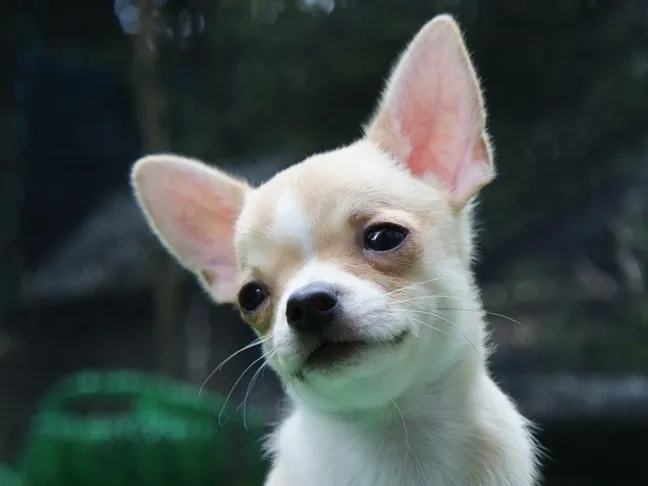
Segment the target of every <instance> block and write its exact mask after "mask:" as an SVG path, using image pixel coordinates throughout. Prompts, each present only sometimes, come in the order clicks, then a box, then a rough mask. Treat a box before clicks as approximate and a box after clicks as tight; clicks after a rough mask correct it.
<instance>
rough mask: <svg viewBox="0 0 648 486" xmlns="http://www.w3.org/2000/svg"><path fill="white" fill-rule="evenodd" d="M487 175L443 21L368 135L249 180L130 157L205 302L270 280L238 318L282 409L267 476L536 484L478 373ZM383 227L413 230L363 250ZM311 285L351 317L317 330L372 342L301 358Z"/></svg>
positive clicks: (403, 67) (429, 32) (338, 483)
mask: <svg viewBox="0 0 648 486" xmlns="http://www.w3.org/2000/svg"><path fill="white" fill-rule="evenodd" d="M494 174H495V172H494V167H493V160H492V150H491V147H490V144H489V140H488V136H487V134H486V112H485V110H484V106H483V100H482V96H481V91H480V89H479V83H478V80H477V77H476V75H475V72H474V70H473V68H472V64H471V62H470V59H469V57H468V54H467V53H466V49H465V46H464V43H463V40H462V38H461V34H460V32H459V29H458V27H457V25H456V24H455V22H454V21H453V20H452V19H451V18H450V17H448V16H439V17H437V18H435V19H433V20H432V21H431V22H429V23H428V24H427V25H426V26H425V27H424V28H423V29H422V30H421V32H419V34H418V35H417V36H416V37H415V39H414V40H413V41H412V43H411V44H410V46H409V47H408V49H407V50H406V51H405V53H404V55H403V56H402V58H401V59H400V61H399V63H398V64H397V66H396V68H395V70H394V73H393V74H392V76H391V78H390V81H389V83H388V84H387V89H386V91H385V93H384V97H383V100H382V102H381V104H380V107H379V109H378V111H377V112H376V115H375V116H374V118H373V119H372V121H371V123H370V124H369V125H368V126H367V129H366V136H365V137H364V138H363V139H362V140H359V141H357V142H355V143H353V144H351V145H349V146H347V147H343V148H340V149H338V150H334V151H331V152H327V153H323V154H319V155H315V156H313V157H310V158H308V159H306V160H305V161H303V162H301V163H300V164H297V165H295V166H293V167H291V168H289V169H287V170H285V171H283V172H280V173H279V174H277V175H276V176H275V177H273V178H272V179H271V180H270V181H268V182H266V183H265V184H263V185H262V186H260V187H258V188H251V187H249V186H248V185H247V184H245V183H244V182H242V181H239V180H236V179H235V178H233V177H231V176H229V175H227V174H224V173H222V172H221V171H219V170H217V169H213V168H209V167H207V166H206V165H205V164H203V163H201V162H199V161H195V160H190V159H186V158H182V157H178V156H173V155H153V156H148V157H145V158H143V159H142V160H140V161H138V162H137V164H136V165H135V167H134V170H133V185H134V188H135V192H136V195H137V198H138V201H139V202H140V204H141V206H142V208H143V210H144V212H145V214H146V215H147V218H148V221H149V223H150V225H151V228H152V230H153V231H154V232H155V233H156V234H157V235H158V237H159V238H160V239H161V240H162V242H163V244H164V245H165V246H166V247H167V249H169V251H170V252H171V253H172V254H173V255H174V256H175V257H176V258H177V259H178V260H179V261H180V262H181V263H182V264H183V265H184V266H185V267H186V268H187V269H189V270H190V271H192V272H194V273H195V274H196V276H197V277H198V278H199V280H200V281H201V283H202V284H203V286H204V287H205V289H206V291H207V292H208V294H209V295H210V296H211V297H212V298H213V299H214V300H215V301H216V302H236V301H237V299H238V297H237V295H238V292H239V291H240V289H241V288H244V286H245V285H246V284H249V283H251V282H252V283H254V282H261V283H262V284H263V285H264V286H265V288H266V289H267V298H266V299H265V300H264V301H263V303H262V304H260V305H259V306H258V308H256V309H255V310H254V311H253V312H243V311H242V315H243V317H244V319H245V320H246V321H247V322H248V324H250V325H251V326H252V327H253V328H254V329H255V331H256V332H257V334H258V336H259V338H260V343H261V345H262V349H263V352H264V354H265V358H266V361H267V364H268V366H270V367H271V368H272V369H273V370H274V371H275V372H276V373H277V374H278V376H279V377H280V379H281V380H282V382H283V384H284V386H285V389H286V392H287V395H288V396H289V397H290V400H291V404H292V405H291V409H290V412H289V413H288V414H287V415H286V417H285V418H284V419H283V420H282V421H281V423H280V425H279V426H278V427H277V429H276V431H275V432H274V433H273V435H272V436H271V437H270V438H269V440H268V451H269V453H270V454H271V456H272V469H271V471H270V473H269V476H268V479H267V482H266V486H303V485H309V486H397V485H404V486H478V485H479V486H531V485H533V484H535V483H536V481H537V478H538V472H537V463H536V447H535V443H534V441H533V439H532V436H531V433H530V428H529V425H528V423H527V422H526V420H525V419H524V418H523V417H522V416H521V415H520V413H519V412H518V411H517V409H516V407H515V405H514V404H513V403H512V401H511V400H510V399H509V398H508V397H507V396H506V395H505V394H504V393H503V392H502V391H501V390H500V388H499V387H498V386H497V385H496V384H495V382H494V381H493V379H492V378H491V376H490V374H489V371H488V368H487V359H488V346H487V336H488V333H487V329H486V323H485V321H484V315H483V314H484V313H483V311H482V308H481V302H480V298H479V293H478V291H477V288H476V286H475V282H474V278H473V274H472V270H471V263H472V261H471V259H472V239H473V234H472V220H471V209H472V200H473V197H474V196H475V195H476V194H477V192H478V191H479V190H480V188H482V187H483V186H484V185H486V184H487V183H488V182H490V181H491V180H492V179H493V177H494ZM376 222H379V223H385V222H388V223H395V224H398V225H400V226H402V227H405V228H407V229H408V231H409V232H408V236H407V239H406V240H405V242H404V243H403V245H402V247H399V248H397V249H396V250H394V251H391V252H387V253H385V254H380V255H377V254H374V253H371V252H368V251H366V249H362V247H361V245H359V243H358V242H359V241H361V239H362V238H361V235H362V234H363V231H365V230H366V228H367V227H370V226H371V225H372V224H375V223H376ZM359 238H360V239H359ZM312 282H327V283H330V284H332V285H335V286H336V288H337V289H339V292H340V306H341V308H342V309H343V310H344V316H345V318H344V319H343V322H344V325H343V326H341V327H340V326H338V328H337V330H336V331H335V333H333V334H330V335H329V336H328V337H326V339H343V340H346V339H348V340H360V341H363V342H365V343H367V344H366V346H365V348H362V350H361V351H359V352H358V354H357V355H356V356H353V357H352V359H350V360H346V361H341V362H333V363H331V364H330V366H329V367H327V368H315V369H313V368H309V367H308V366H307V359H308V357H309V356H310V353H311V352H313V351H314V350H315V349H316V348H317V347H318V346H319V344H321V342H320V341H317V339H320V338H316V337H312V336H311V337H305V336H304V335H302V334H299V333H297V332H295V330H294V329H292V328H291V327H290V326H288V324H287V320H286V301H287V299H288V297H289V296H290V295H292V293H293V292H294V291H296V290H298V289H300V288H302V287H303V286H305V285H307V284H309V283H312ZM397 336H405V337H404V338H402V340H400V339H396V337H397ZM322 339H324V338H322Z"/></svg>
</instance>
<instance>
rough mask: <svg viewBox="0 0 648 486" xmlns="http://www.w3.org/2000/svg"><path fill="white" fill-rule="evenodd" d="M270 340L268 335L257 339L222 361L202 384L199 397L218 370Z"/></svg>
mask: <svg viewBox="0 0 648 486" xmlns="http://www.w3.org/2000/svg"><path fill="white" fill-rule="evenodd" d="M270 338H271V336H269V335H268V336H264V337H261V338H257V339H255V340H254V341H252V342H251V343H248V344H246V345H245V346H243V347H242V348H240V349H238V350H237V351H234V352H233V353H232V354H230V355H229V356H228V357H227V358H225V359H224V360H223V361H221V363H220V364H219V365H218V366H216V368H214V369H213V370H212V371H211V373H209V375H207V378H205V380H204V381H203V382H202V384H201V385H200V389H199V390H198V396H200V395H202V392H203V390H204V389H205V386H206V385H207V383H208V382H209V380H211V378H212V377H213V376H214V374H215V373H216V372H217V371H218V370H220V369H221V368H222V367H223V366H224V365H225V364H226V363H227V362H229V361H230V360H231V359H232V358H234V357H235V356H237V355H238V354H240V353H242V352H243V351H246V350H248V349H250V348H253V347H255V346H258V345H260V344H263V343H265V342H267V341H269V340H270Z"/></svg>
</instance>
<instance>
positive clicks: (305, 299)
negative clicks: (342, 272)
mask: <svg viewBox="0 0 648 486" xmlns="http://www.w3.org/2000/svg"><path fill="white" fill-rule="evenodd" d="M337 303H338V300H337V291H336V289H335V287H334V286H333V285H330V284H327V283H323V282H315V283H312V284H309V285H306V286H305V287H302V288H301V289H299V290H297V291H295V293H293V294H292V295H291V296H290V298H289V299H288V303H287V304H286V320H287V321H288V325H289V326H290V327H292V328H293V329H295V330H297V331H305V332H321V331H322V330H323V329H324V328H325V327H326V326H327V325H328V324H330V322H331V321H332V320H333V317H335V311H336V310H337V307H338V305H337Z"/></svg>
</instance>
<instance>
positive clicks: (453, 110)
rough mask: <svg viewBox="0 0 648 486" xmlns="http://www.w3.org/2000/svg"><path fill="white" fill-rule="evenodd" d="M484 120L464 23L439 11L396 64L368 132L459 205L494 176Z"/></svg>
mask: <svg viewBox="0 0 648 486" xmlns="http://www.w3.org/2000/svg"><path fill="white" fill-rule="evenodd" d="M485 118H486V115H485V111H484V104H483V101H482V95H481V90H480V87H479V82H478V79H477V76H476V74H475V71H474V69H473V66H472V63H471V61H470V57H469V55H468V52H467V50H466V47H465V44H464V41H463V38H462V36H461V31H460V30H459V26H458V25H457V23H456V22H455V21H454V20H453V19H452V17H450V16H448V15H439V16H437V17H436V18H434V19H433V20H431V21H430V22H428V23H427V24H426V25H425V26H424V27H423V28H422V29H421V31H420V32H419V33H418V34H417V35H416V37H415V38H414V40H413V41H412V42H411V43H410V45H409V46H408V47H407V49H406V50H405V52H404V54H403V56H402V57H401V59H400V61H399V62H398V64H397V65H396V68H395V69H394V71H393V73H392V75H391V78H390V79H389V82H388V83H387V87H386V89H385V92H384V95H383V99H382V102H381V104H380V106H379V107H378V110H377V112H376V114H375V116H374V118H373V120H372V121H371V123H370V124H369V125H368V127H367V129H366V137H367V138H368V139H369V140H371V141H372V142H374V143H375V144H377V145H378V146H380V147H381V148H382V149H383V150H385V151H387V152H389V153H390V154H391V155H392V156H394V157H395V158H396V159H397V160H399V161H400V162H401V163H403V164H404V165H405V166H406V167H407V168H408V169H409V170H410V171H411V172H412V173H413V174H414V175H416V176H418V177H421V178H427V177H430V176H432V177H434V179H435V180H436V181H437V182H438V183H439V184H440V185H441V187H442V188H443V189H445V190H446V191H447V194H448V198H449V199H450V201H451V202H452V203H453V205H455V206H456V207H459V208H461V207H463V206H464V205H465V204H466V203H467V202H468V201H469V200H470V199H471V198H472V197H473V196H474V195H476V194H477V192H478V191H479V189H480V188H481V187H483V186H484V185H486V184H487V183H488V182H490V181H491V180H492V179H493V177H494V175H495V172H494V167H493V161H492V153H491V148H490V145H489V142H488V137H487V134H486V131H485V123H486V120H485Z"/></svg>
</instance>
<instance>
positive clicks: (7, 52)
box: [0, 1, 20, 316]
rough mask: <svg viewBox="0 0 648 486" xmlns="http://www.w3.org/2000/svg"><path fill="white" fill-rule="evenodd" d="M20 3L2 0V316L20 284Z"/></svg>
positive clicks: (0, 159)
mask: <svg viewBox="0 0 648 486" xmlns="http://www.w3.org/2000/svg"><path fill="white" fill-rule="evenodd" d="M17 24H18V2H13V1H3V2H0V316H1V315H2V314H3V313H4V312H5V311H6V310H7V308H8V306H9V305H10V303H11V301H12V295H13V294H14V289H15V288H16V287H17V286H18V285H17V284H18V282H17V280H18V278H17V275H16V274H17V272H16V271H15V269H16V267H17V265H16V258H17V255H15V251H14V250H15V249H14V248H13V240H14V237H15V229H16V224H17V222H16V221H17V218H18V215H19V214H20V212H19V209H18V207H17V200H18V197H17V188H19V187H20V185H19V182H20V181H19V180H18V171H17V164H16V159H15V157H14V155H15V154H14V150H13V148H14V143H13V123H12V122H13V105H14V103H13V100H14V63H15V56H16V43H17V40H18V39H17V34H18V32H17Z"/></svg>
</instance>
